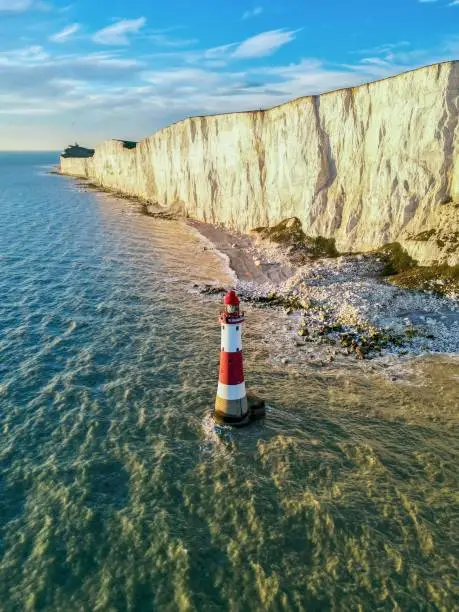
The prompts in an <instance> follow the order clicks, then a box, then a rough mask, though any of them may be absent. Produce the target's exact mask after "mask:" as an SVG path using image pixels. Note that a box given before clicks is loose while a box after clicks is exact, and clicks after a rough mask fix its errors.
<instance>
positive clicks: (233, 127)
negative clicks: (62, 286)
mask: <svg viewBox="0 0 459 612" xmlns="http://www.w3.org/2000/svg"><path fill="white" fill-rule="evenodd" d="M458 105H459V61H454V62H445V63H442V64H436V65H433V66H428V67H426V68H421V69H419V70H414V71H411V72H407V73H405V74H401V75H399V76H396V77H392V78H388V79H384V80H382V81H377V82H375V83H370V84H368V85H362V86H360V87H354V88H351V89H343V90H340V91H336V92H332V93H327V94H324V95H321V96H310V97H305V98H301V99H298V100H294V101H292V102H288V103H286V104H283V105H281V106H278V107H276V108H272V109H270V110H267V111H255V112H246V113H234V114H224V115H218V116H208V117H194V118H190V119H185V120H183V121H180V122H179V123H176V124H174V125H171V126H169V127H167V128H165V129H162V130H160V131H158V132H157V133H155V134H153V136H150V137H149V138H146V139H145V140H143V141H141V142H139V143H138V144H137V146H136V147H135V148H133V149H128V148H125V147H124V146H123V143H122V142H119V141H115V140H110V141H108V142H105V143H103V144H101V145H100V146H98V147H97V148H96V150H95V154H94V156H93V157H92V158H88V159H75V158H68V159H64V158H61V171H62V172H63V173H64V174H69V175H74V176H83V177H86V178H88V179H90V180H91V181H92V182H94V183H97V184H98V185H101V186H103V187H105V188H108V189H113V190H116V191H119V192H122V193H124V194H127V195H130V196H137V197H140V198H142V199H144V200H146V201H148V202H152V203H158V204H160V205H162V206H166V207H177V206H180V207H181V208H182V209H183V210H184V212H186V214H187V215H188V216H190V217H192V218H195V219H199V220H202V221H206V222H209V223H220V224H223V225H225V226H227V227H228V228H232V229H237V230H242V231H248V230H250V229H252V228H255V227H259V226H268V225H274V224H276V223H278V222H279V221H281V220H283V219H286V218H288V217H293V216H296V217H298V218H299V219H300V220H301V222H302V224H303V229H304V231H305V233H306V234H308V235H310V236H324V237H328V238H335V239H336V246H337V248H338V250H339V251H343V252H344V251H359V250H370V249H373V248H375V247H379V246H381V245H383V244H386V243H390V242H400V243H401V244H402V245H403V246H404V247H405V248H406V249H407V250H408V252H409V253H410V254H411V255H412V256H413V257H414V258H415V259H418V261H419V263H421V264H430V263H432V262H436V261H438V262H440V263H449V264H450V265H452V264H457V263H459V248H457V249H456V246H458V247H459V242H458V240H459V121H458V118H459V109H458Z"/></svg>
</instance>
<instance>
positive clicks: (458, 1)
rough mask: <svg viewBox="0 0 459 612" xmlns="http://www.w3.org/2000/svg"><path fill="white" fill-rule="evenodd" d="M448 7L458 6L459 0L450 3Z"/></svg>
mask: <svg viewBox="0 0 459 612" xmlns="http://www.w3.org/2000/svg"><path fill="white" fill-rule="evenodd" d="M448 6H459V0H454V2H450V3H449V4H448Z"/></svg>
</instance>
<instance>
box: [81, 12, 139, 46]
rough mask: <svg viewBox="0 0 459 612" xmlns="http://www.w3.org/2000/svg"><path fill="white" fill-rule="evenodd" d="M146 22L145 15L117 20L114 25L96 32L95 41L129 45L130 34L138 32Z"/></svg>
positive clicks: (106, 43) (102, 43)
mask: <svg viewBox="0 0 459 612" xmlns="http://www.w3.org/2000/svg"><path fill="white" fill-rule="evenodd" d="M146 22H147V20H146V19H145V17H139V19H123V20H121V21H117V22H116V23H114V24H113V25H111V26H107V27H106V28H103V29H102V30H99V31H98V32H96V33H95V34H94V36H93V41H94V42H96V43H99V44H101V45H128V44H129V35H131V34H137V32H139V30H141V29H142V28H143V26H144V25H145V24H146Z"/></svg>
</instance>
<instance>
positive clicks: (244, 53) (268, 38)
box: [232, 30, 299, 59]
mask: <svg viewBox="0 0 459 612" xmlns="http://www.w3.org/2000/svg"><path fill="white" fill-rule="evenodd" d="M298 31H299V30H271V31H269V32H263V33H261V34H257V35H256V36H252V37H251V38H248V39H247V40H245V41H244V42H242V43H240V44H239V45H238V46H237V47H236V49H235V50H234V52H233V54H232V57H234V58H237V59H246V58H250V57H266V56H267V55H272V54H273V53H275V52H276V51H277V50H278V49H280V47H282V46H283V45H286V44H287V43H289V42H292V40H294V38H295V34H296V33H297V32H298Z"/></svg>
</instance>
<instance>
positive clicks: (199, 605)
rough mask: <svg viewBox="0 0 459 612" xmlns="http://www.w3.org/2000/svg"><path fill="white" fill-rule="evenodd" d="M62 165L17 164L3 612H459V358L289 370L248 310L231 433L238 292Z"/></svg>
mask: <svg viewBox="0 0 459 612" xmlns="http://www.w3.org/2000/svg"><path fill="white" fill-rule="evenodd" d="M57 161H58V156H57V154H56V153H27V154H25V153H2V154H0V432H1V435H0V610H2V612H16V611H18V612H22V611H35V610H36V611H38V610H46V611H50V612H51V611H52V612H73V611H75V612H77V611H78V612H80V611H81V612H86V611H88V612H93V611H104V612H105V611H107V612H108V611H110V612H112V611H113V612H118V611H120V612H124V611H133V612H134V611H160V612H162V611H171V612H175V611H197V612H206V611H216V610H222V611H231V612H248V611H251V612H252V611H253V612H255V611H264V610H267V611H307V612H309V611H316V610H317V611H328V610H330V611H340V612H341V611H347V610H349V611H352V612H354V611H375V610H378V611H379V610H384V611H385V610H387V611H393V610H403V611H408V610H409V611H417V610H422V611H423V610H425V611H437V610H444V611H447V612H450V611H452V610H454V609H458V607H457V606H458V573H457V570H458V565H457V553H458V550H459V541H458V540H459V530H458V519H459V482H458V479H459V470H458V465H459V429H458V421H459V420H458V416H459V406H458V404H459V361H458V356H457V355H454V354H423V355H420V356H419V355H418V356H412V357H410V356H405V357H404V358H403V359H402V358H400V357H398V356H394V357H393V359H392V361H391V360H389V361H387V360H386V361H385V362H381V363H379V362H378V361H377V360H375V362H374V365H373V366H372V367H371V368H367V369H362V368H361V367H360V366H359V365H358V364H357V362H355V361H349V362H348V363H347V365H346V364H344V365H343V364H342V363H332V364H329V365H328V366H327V367H324V368H318V367H315V366H313V365H308V364H304V363H303V364H301V366H298V367H295V366H294V365H289V366H286V365H285V364H282V362H281V361H280V360H279V355H278V351H279V347H280V346H282V343H283V342H287V341H290V340H289V339H288V338H286V337H282V338H281V335H282V334H284V335H285V331H283V330H284V329H285V316H286V315H285V314H284V313H280V312H276V311H273V310H266V309H260V308H256V307H255V306H250V305H246V307H245V311H246V323H245V329H244V356H245V372H246V381H247V383H248V386H249V387H252V388H253V389H254V390H255V391H256V392H257V393H258V394H259V395H261V396H262V397H263V398H264V399H265V400H266V402H267V415H266V418H265V419H263V420H262V421H259V422H257V423H254V424H253V425H251V426H250V427H246V428H242V429H232V428H229V427H220V426H217V425H216V424H215V423H214V421H213V419H212V409H213V404H214V399H215V392H216V384H217V372H218V359H219V334H220V330H219V324H218V320H217V317H218V311H219V308H220V305H219V300H220V299H221V298H220V297H218V296H216V297H215V296H207V295H203V294H202V293H200V292H199V289H198V288H197V287H199V286H201V285H203V284H211V285H212V284H215V285H216V286H217V285H218V286H220V285H223V286H228V287H229V286H231V285H232V283H234V274H233V273H232V272H231V270H229V269H228V267H227V263H226V261H225V260H224V259H223V258H222V257H219V256H218V254H216V253H215V252H214V251H213V250H212V249H209V248H206V247H205V246H203V242H202V241H201V239H200V238H199V236H198V235H197V234H196V231H195V230H193V229H192V228H190V227H188V226H187V225H185V223H183V222H180V221H167V220H161V219H155V218H151V217H148V216H146V215H144V214H143V212H142V209H141V207H139V206H137V205H136V204H135V203H132V202H126V201H121V200H118V199H114V198H111V197H109V196H107V195H106V194H98V193H97V192H95V191H88V189H85V188H84V187H82V186H81V185H79V184H78V181H75V180H74V179H71V178H64V177H61V176H58V175H55V174H50V169H51V168H52V166H53V165H54V164H56V163H57Z"/></svg>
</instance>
